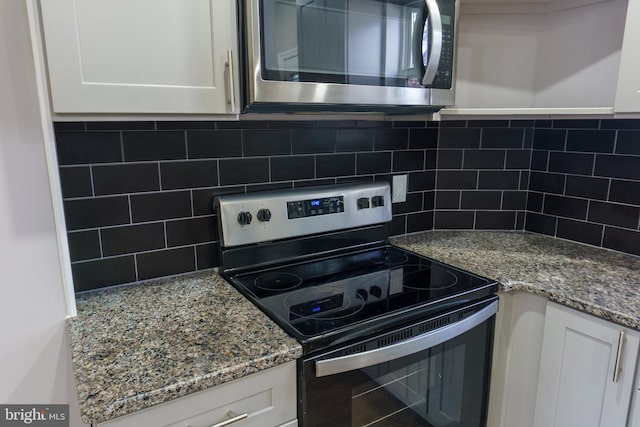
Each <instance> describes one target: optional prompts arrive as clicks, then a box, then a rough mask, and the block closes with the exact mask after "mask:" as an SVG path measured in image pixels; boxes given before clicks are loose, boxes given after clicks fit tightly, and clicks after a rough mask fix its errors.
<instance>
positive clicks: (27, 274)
mask: <svg viewBox="0 0 640 427" xmlns="http://www.w3.org/2000/svg"><path fill="white" fill-rule="evenodd" d="M41 123H42V120H41V115H40V107H39V101H38V93H37V86H36V77H35V71H34V63H33V55H32V50H31V41H30V36H29V26H28V19H27V3H26V1H25V0H2V1H0V339H1V340H2V342H1V343H0V403H3V404H4V403H16V404H18V403H19V404H48V403H51V404H53V403H70V404H71V425H72V426H78V425H81V423H80V422H79V413H78V409H77V402H76V397H75V389H74V387H75V386H74V384H73V379H72V374H71V365H70V355H69V350H68V343H67V340H66V335H65V330H64V321H65V320H64V319H65V315H66V312H67V310H66V306H65V293H64V291H63V284H62V279H61V274H62V273H61V268H60V262H59V256H58V242H57V239H56V230H55V226H54V216H53V208H52V197H51V191H50V185H49V177H48V174H47V165H46V160H45V150H44V142H43V130H42V124H41Z"/></svg>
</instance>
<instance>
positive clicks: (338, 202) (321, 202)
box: [287, 196, 344, 219]
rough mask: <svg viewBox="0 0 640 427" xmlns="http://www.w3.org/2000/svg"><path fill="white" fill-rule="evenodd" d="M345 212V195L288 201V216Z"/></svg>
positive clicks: (291, 217) (300, 216)
mask: <svg viewBox="0 0 640 427" xmlns="http://www.w3.org/2000/svg"><path fill="white" fill-rule="evenodd" d="M340 212H344V196H334V197H323V198H320V199H307V200H296V201H291V202H287V218H289V219H295V218H305V217H309V216H316V215H327V214H333V213H340Z"/></svg>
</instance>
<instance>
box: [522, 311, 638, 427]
mask: <svg viewBox="0 0 640 427" xmlns="http://www.w3.org/2000/svg"><path fill="white" fill-rule="evenodd" d="M638 337H639V334H638V332H637V331H632V330H629V329H627V328H624V327H622V326H620V325H617V324H614V323H611V322H607V321H605V320H602V319H599V318H596V317H594V316H590V315H588V314H584V313H582V312H579V311H577V310H573V309H570V308H567V307H564V306H561V305H558V304H554V303H548V305H547V310H546V314H545V323H544V335H543V342H542V353H541V358H540V374H539V378H538V390H537V396H536V403H535V414H534V423H533V425H534V427H598V426H599V427H624V426H626V425H627V418H628V415H629V408H630V403H631V398H632V392H633V389H634V375H635V368H636V362H637V359H638V343H639V339H638Z"/></svg>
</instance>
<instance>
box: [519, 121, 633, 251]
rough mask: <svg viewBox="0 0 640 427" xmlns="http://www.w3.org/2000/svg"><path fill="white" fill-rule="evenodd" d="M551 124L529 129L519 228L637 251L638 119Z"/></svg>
mask: <svg viewBox="0 0 640 427" xmlns="http://www.w3.org/2000/svg"><path fill="white" fill-rule="evenodd" d="M553 126H554V129H538V128H536V129H534V134H535V136H534V141H535V142H534V151H533V157H532V169H534V170H535V172H532V174H531V182H530V185H529V200H528V213H527V220H526V225H525V229H526V230H528V231H533V232H538V233H543V234H549V235H552V236H556V237H560V238H563V239H568V240H574V241H578V242H582V243H587V244H590V245H594V246H602V247H606V248H609V249H614V250H618V251H622V252H627V253H633V254H636V255H638V254H639V252H640V251H639V250H638V249H637V245H636V246H633V243H632V242H638V240H640V231H639V225H640V196H638V194H640V149H639V148H638V147H640V120H621V119H620V120H619V119H615V120H599V121H598V120H585V121H582V120H571V121H568V122H567V121H562V120H554V121H553ZM562 127H566V129H555V128H562ZM558 131H559V132H563V133H566V144H564V145H563V144H561V143H560V140H561V137H560V135H559V134H556V133H555V132H558ZM544 159H548V162H547V165H546V166H545V162H544ZM536 212H543V213H544V215H540V214H539V213H536ZM554 221H555V224H554Z"/></svg>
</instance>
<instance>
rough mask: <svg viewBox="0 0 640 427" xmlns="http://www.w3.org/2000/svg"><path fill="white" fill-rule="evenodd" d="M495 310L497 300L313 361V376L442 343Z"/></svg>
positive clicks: (385, 359)
mask: <svg viewBox="0 0 640 427" xmlns="http://www.w3.org/2000/svg"><path fill="white" fill-rule="evenodd" d="M497 312H498V301H497V300H496V301H493V302H492V303H491V304H489V305H487V306H486V307H484V308H483V309H481V310H479V311H477V312H476V313H474V314H472V315H471V316H469V317H466V318H464V319H462V320H460V321H458V322H456V323H452V324H449V325H446V326H443V327H442V328H439V329H435V330H433V331H429V332H427V333H424V334H421V335H418V336H417V337H414V338H410V339H408V340H404V341H400V342H398V343H396V344H392V345H389V346H386V347H382V348H377V349H375V350H369V351H365V352H363V353H356V354H349V355H347V356H340V357H336V358H333V359H325V360H317V361H316V377H325V376H328V375H334V374H340V373H343V372H348V371H353V370H354V369H362V368H366V367H368V366H373V365H377V364H379V363H385V362H389V361H391V360H395V359H399V358H401V357H405V356H409V355H411V354H414V353H417V352H419V351H422V350H426V349H428V348H431V347H434V346H436V345H438V344H442V343H443V342H445V341H449V340H450V339H452V338H455V337H457V336H458V335H462V334H463V333H465V332H467V331H469V330H471V329H473V328H475V327H476V326H478V325H480V324H481V323H482V322H484V321H486V320H487V319H489V318H490V317H491V316H493V315H495V314H496V313H497Z"/></svg>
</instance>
